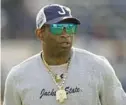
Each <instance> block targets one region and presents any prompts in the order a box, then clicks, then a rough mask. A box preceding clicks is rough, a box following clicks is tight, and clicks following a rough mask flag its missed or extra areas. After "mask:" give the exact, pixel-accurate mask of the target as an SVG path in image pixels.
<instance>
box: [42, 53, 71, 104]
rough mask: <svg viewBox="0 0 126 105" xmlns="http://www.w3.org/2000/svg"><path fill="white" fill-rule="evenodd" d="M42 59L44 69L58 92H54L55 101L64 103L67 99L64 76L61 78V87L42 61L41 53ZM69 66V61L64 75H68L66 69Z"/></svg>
mask: <svg viewBox="0 0 126 105" xmlns="http://www.w3.org/2000/svg"><path fill="white" fill-rule="evenodd" d="M42 59H43V62H44V65H45V66H46V68H47V69H48V72H49V74H50V75H51V77H52V79H53V81H54V83H55V84H56V86H57V87H58V90H57V91H56V100H57V101H58V102H59V103H64V101H65V100H66V99H67V93H66V91H65V89H64V84H65V80H66V77H67V76H66V75H65V76H64V78H63V81H62V83H61V85H59V84H58V83H57V79H56V77H55V74H54V73H53V72H52V71H51V69H50V68H49V65H48V64H47V63H46V61H45V59H44V53H42ZM69 64H70V60H69V61H68V66H67V71H66V74H68V68H69Z"/></svg>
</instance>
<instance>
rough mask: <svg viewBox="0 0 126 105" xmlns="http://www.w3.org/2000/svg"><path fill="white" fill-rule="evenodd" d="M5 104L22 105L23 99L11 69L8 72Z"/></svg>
mask: <svg viewBox="0 0 126 105" xmlns="http://www.w3.org/2000/svg"><path fill="white" fill-rule="evenodd" d="M3 105H21V100H20V97H19V95H18V92H17V89H16V84H15V81H14V76H13V73H12V72H11V71H10V73H9V74H8V76H7V79H6V82H5V92H4V102H3Z"/></svg>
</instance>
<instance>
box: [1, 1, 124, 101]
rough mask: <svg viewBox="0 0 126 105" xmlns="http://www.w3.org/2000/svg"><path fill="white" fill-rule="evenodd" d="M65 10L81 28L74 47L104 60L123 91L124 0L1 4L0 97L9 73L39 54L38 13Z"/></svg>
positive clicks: (10, 2)
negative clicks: (57, 7)
mask: <svg viewBox="0 0 126 105" xmlns="http://www.w3.org/2000/svg"><path fill="white" fill-rule="evenodd" d="M51 3H59V4H63V5H66V6H69V7H70V8H71V10H72V14H73V15H74V16H75V17H77V18H79V19H80V21H81V25H80V26H79V29H78V33H77V35H76V36H75V39H76V40H75V42H74V46H75V47H78V48H82V49H86V50H89V51H91V52H93V53H95V54H98V55H102V56H105V57H106V58H107V59H108V60H109V62H110V63H111V65H112V66H113V68H114V69H115V72H116V74H117V76H118V78H119V79H120V81H121V82H122V85H123V88H124V90H125V91H126V0H62V1H61V0H1V42H2V46H1V54H2V56H1V57H2V59H1V67H2V69H1V70H2V71H1V83H2V84H1V93H2V94H1V95H2V100H3V93H4V84H5V80H6V77H7V74H8V72H9V71H10V69H11V68H12V67H13V66H15V65H17V64H18V63H20V62H22V61H23V60H25V59H27V58H28V57H30V56H32V55H34V54H36V53H38V52H40V51H41V43H40V41H39V40H38V39H37V38H36V35H35V28H36V25H35V18H36V14H37V12H38V11H39V9H40V8H41V7H42V6H44V5H46V4H51Z"/></svg>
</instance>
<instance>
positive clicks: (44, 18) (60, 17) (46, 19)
mask: <svg viewBox="0 0 126 105" xmlns="http://www.w3.org/2000/svg"><path fill="white" fill-rule="evenodd" d="M63 21H67V22H71V23H75V24H80V21H79V20H78V19H77V18H75V17H73V16H72V15H71V10H70V8H68V7H66V6H63V5H59V4H50V5H46V6H45V7H43V8H41V9H40V11H39V12H38V14H37V17H36V28H37V29H40V28H41V27H42V26H43V25H44V24H54V23H60V22H63Z"/></svg>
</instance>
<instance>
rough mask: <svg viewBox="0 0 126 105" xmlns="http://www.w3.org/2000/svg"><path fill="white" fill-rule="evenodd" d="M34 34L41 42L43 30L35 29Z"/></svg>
mask: <svg viewBox="0 0 126 105" xmlns="http://www.w3.org/2000/svg"><path fill="white" fill-rule="evenodd" d="M35 34H36V36H37V37H38V38H39V39H40V40H43V36H44V29H42V28H41V29H36V30H35Z"/></svg>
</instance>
